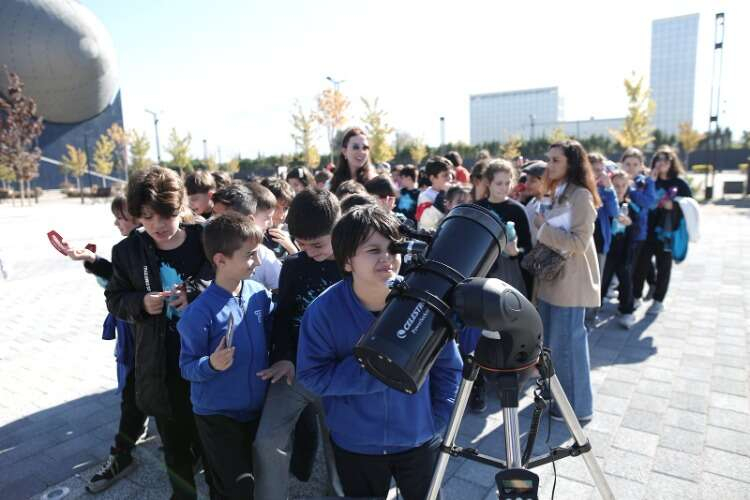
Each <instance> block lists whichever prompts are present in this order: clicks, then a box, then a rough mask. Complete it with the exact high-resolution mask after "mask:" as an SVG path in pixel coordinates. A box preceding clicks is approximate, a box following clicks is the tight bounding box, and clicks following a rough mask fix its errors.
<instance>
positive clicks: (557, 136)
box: [549, 127, 570, 144]
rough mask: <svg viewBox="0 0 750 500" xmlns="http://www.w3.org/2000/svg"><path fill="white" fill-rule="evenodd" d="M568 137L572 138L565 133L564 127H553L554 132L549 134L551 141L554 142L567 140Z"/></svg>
mask: <svg viewBox="0 0 750 500" xmlns="http://www.w3.org/2000/svg"><path fill="white" fill-rule="evenodd" d="M568 139H570V137H568V134H566V133H565V131H564V130H563V129H562V127H555V128H554V129H552V134H550V136H549V143H550V144H554V143H556V142H562V141H567V140H568Z"/></svg>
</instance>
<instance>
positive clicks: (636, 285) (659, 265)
mask: <svg viewBox="0 0 750 500" xmlns="http://www.w3.org/2000/svg"><path fill="white" fill-rule="evenodd" d="M654 256H655V257H656V284H655V286H656V291H655V292H654V300H656V301H658V302H663V301H664V297H666V295H667V289H668V288H669V277H670V275H671V273H672V252H666V251H665V250H664V244H663V243H662V242H661V241H657V240H647V241H646V242H645V243H644V244H643V248H642V249H641V252H640V255H639V256H638V261H637V262H636V265H635V271H634V273H633V296H634V297H639V298H640V297H641V294H642V293H643V283H644V281H646V278H647V276H648V273H649V268H650V267H651V258H652V257H654Z"/></svg>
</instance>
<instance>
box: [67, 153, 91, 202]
mask: <svg viewBox="0 0 750 500" xmlns="http://www.w3.org/2000/svg"><path fill="white" fill-rule="evenodd" d="M65 147H66V148H67V150H68V154H67V155H63V157H62V162H63V165H64V166H65V168H66V169H67V170H68V171H70V173H71V174H72V175H73V177H75V178H76V186H77V188H78V192H79V193H80V194H81V203H83V190H82V189H81V176H83V174H85V173H86V170H87V169H88V165H89V162H88V157H87V156H86V151H84V150H82V149H77V148H75V147H73V146H71V145H70V144H66V145H65Z"/></svg>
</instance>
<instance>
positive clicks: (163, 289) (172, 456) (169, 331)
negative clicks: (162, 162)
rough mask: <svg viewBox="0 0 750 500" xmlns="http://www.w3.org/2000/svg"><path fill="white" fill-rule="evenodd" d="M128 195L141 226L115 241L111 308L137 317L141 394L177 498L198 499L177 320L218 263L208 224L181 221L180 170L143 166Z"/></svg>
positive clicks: (195, 443)
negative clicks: (211, 258)
mask: <svg viewBox="0 0 750 500" xmlns="http://www.w3.org/2000/svg"><path fill="white" fill-rule="evenodd" d="M127 198H128V211H129V212H130V215H132V216H133V217H134V218H136V220H138V221H139V222H140V223H141V224H142V225H143V228H142V229H137V230H135V231H133V232H131V233H130V235H129V236H128V237H127V238H126V239H125V240H123V241H121V242H120V243H118V244H117V245H115V247H114V248H113V249H112V268H113V272H112V279H111V280H110V281H109V283H108V285H107V289H106V291H105V296H106V298H107V308H108V309H109V311H110V312H111V313H112V314H113V315H115V316H116V317H118V318H122V319H124V320H126V321H128V322H129V323H131V324H132V327H133V333H134V337H135V386H136V402H137V404H138V407H139V408H140V409H141V411H143V412H144V413H146V414H147V415H154V416H155V417H156V426H157V428H158V429H159V434H160V435H161V439H162V443H163V445H164V461H165V462H166V466H167V471H168V475H169V480H170V482H171V484H172V490H173V498H178V499H193V498H196V491H195V481H194V479H193V463H194V460H195V459H194V456H193V452H194V451H197V452H199V451H200V449H201V446H200V441H199V439H198V433H197V431H196V428H195V422H194V420H193V413H192V407H191V404H190V385H189V384H188V383H187V382H186V381H185V380H183V378H182V376H181V374H180V367H179V356H180V336H179V333H178V332H177V321H178V320H179V318H180V315H181V314H182V311H183V310H184V308H185V307H186V306H187V304H188V302H190V301H191V300H192V299H194V298H195V297H196V296H197V295H198V294H199V293H200V292H201V291H202V289H203V288H204V286H205V281H204V280H210V279H212V278H213V270H212V268H211V265H210V264H209V262H208V260H207V259H206V257H205V254H204V253H203V247H202V244H201V234H202V227H201V226H199V225H182V224H181V216H180V215H181V214H182V213H184V211H185V209H186V206H185V188H184V187H183V185H182V180H181V179H180V177H179V176H178V175H177V174H176V173H175V172H174V171H172V170H169V169H166V168H161V167H153V168H151V169H148V170H145V171H142V172H139V173H138V174H136V175H134V176H133V177H131V178H130V181H129V183H128V194H127ZM204 465H206V464H205V463H204ZM207 477H208V476H207Z"/></svg>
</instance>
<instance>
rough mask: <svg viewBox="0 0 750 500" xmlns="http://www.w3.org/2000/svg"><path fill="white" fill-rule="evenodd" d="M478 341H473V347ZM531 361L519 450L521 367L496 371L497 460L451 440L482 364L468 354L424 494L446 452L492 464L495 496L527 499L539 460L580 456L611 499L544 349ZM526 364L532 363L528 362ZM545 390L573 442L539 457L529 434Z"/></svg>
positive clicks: (533, 499)
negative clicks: (526, 426) (532, 389)
mask: <svg viewBox="0 0 750 500" xmlns="http://www.w3.org/2000/svg"><path fill="white" fill-rule="evenodd" d="M481 348H482V346H481V345H480V346H479V347H478V350H479V349H481ZM532 366H535V367H536V369H537V370H538V371H539V379H538V380H537V393H536V398H535V399H536V401H537V406H536V410H535V412H534V416H533V418H532V424H531V431H530V433H529V438H528V441H527V445H526V450H525V452H524V453H523V455H522V454H521V437H520V434H519V428H518V401H519V389H520V385H521V382H522V376H523V372H522V371H504V372H499V373H500V377H499V386H498V392H499V396H500V402H501V404H502V407H503V427H504V429H505V454H506V459H505V460H501V459H498V458H494V457H491V456H488V455H483V454H481V453H479V452H478V451H477V450H476V449H472V448H463V447H461V446H456V436H457V435H458V430H459V428H460V427H461V419H462V418H463V414H464V410H465V408H466V403H467V402H468V400H469V395H470V394H471V388H472V386H473V385H474V382H475V381H476V379H477V375H478V374H479V370H480V369H481V367H480V366H479V365H478V364H477V363H476V362H475V361H474V358H473V357H472V356H469V358H468V360H467V362H466V363H465V364H464V370H463V380H462V381H461V386H460V388H459V390H458V396H457V397H456V405H455V406H454V408H453V413H452V415H451V419H450V422H448V427H447V429H446V432H445V437H444V438H443V444H442V445H441V447H440V454H439V456H438V461H437V464H436V466H435V472H434V474H433V477H432V482H431V483H430V490H429V492H428V494H427V498H428V499H429V500H435V499H436V498H437V495H438V492H439V491H440V486H441V485H442V483H443V477H444V476H445V470H446V468H447V466H448V460H449V458H450V457H452V456H453V457H463V458H466V459H468V460H472V461H474V462H479V463H482V464H485V465H489V466H491V467H496V468H498V469H500V470H501V471H500V472H499V473H498V474H497V475H496V476H495V481H496V483H497V488H498V498H500V499H503V500H505V499H517V498H523V499H525V500H526V499H528V500H537V498H538V497H537V492H538V488H539V477H538V476H537V475H536V474H534V473H533V472H531V471H530V470H529V469H533V468H534V467H538V466H540V465H544V464H548V463H550V462H553V461H555V460H559V459H562V458H565V457H577V456H579V455H580V456H582V457H583V460H584V462H585V464H586V467H587V468H588V470H589V473H590V474H591V477H592V478H593V480H594V484H595V485H596V488H597V489H598V490H599V494H600V495H601V497H602V498H603V499H605V500H614V495H613V494H612V491H611V490H610V488H609V485H608V484H607V480H606V478H605V477H604V473H603V472H602V470H601V468H600V467H599V463H598V462H597V461H596V457H594V455H593V454H592V453H590V452H591V444H590V443H589V441H588V438H587V437H586V435H585V434H584V432H583V429H582V428H581V425H580V423H579V422H578V419H577V418H576V415H575V413H574V412H573V408H572V407H571V406H570V402H569V401H568V399H567V397H566V396H565V392H564V391H563V388H562V386H561V385H560V381H559V380H558V379H557V376H556V375H555V372H554V367H553V365H552V358H551V356H550V352H549V350H548V349H544V350H543V351H542V353H541V355H540V356H539V359H538V361H537V363H536V365H532ZM527 369H531V367H529V368H527ZM549 395H551V396H552V400H553V401H554V402H555V403H556V404H557V408H558V409H559V410H560V413H561V414H562V417H563V420H564V421H565V424H566V425H567V427H568V430H569V431H570V433H571V435H572V436H573V439H574V443H573V444H572V445H570V446H568V447H558V448H554V449H553V450H551V452H550V453H548V454H546V455H542V456H539V457H533V458H532V457H531V452H532V450H533V448H534V440H535V438H536V433H537V431H538V426H539V418H540V416H541V410H542V408H543V407H544V406H545V404H544V403H543V399H548V398H549Z"/></svg>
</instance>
